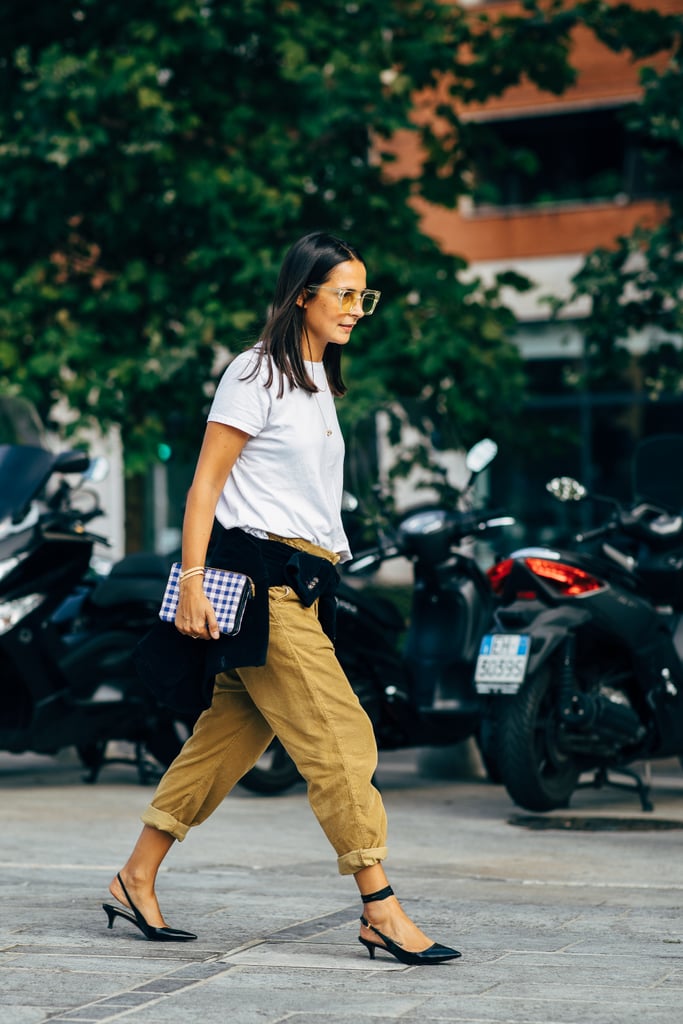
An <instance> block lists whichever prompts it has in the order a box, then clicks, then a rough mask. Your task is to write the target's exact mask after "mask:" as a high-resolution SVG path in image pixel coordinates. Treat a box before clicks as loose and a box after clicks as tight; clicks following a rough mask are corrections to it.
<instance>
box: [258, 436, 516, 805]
mask: <svg viewBox="0 0 683 1024" xmlns="http://www.w3.org/2000/svg"><path fill="white" fill-rule="evenodd" d="M496 452H497V448H496V445H495V444H494V442H492V441H489V440H488V439H485V440H484V441H481V442H479V444H478V445H475V447H474V448H472V449H471V450H470V451H469V452H468V454H467V457H466V466H467V469H468V471H469V478H468V481H467V485H466V486H465V487H464V488H463V491H462V493H461V497H460V501H459V502H458V504H459V505H461V506H468V505H469V504H471V501H472V491H473V486H474V481H475V478H476V476H477V474H478V473H480V472H481V471H482V470H483V469H485V468H486V466H488V465H489V463H490V462H491V460H492V459H493V458H494V457H495V455H496ZM380 522H381V526H380V529H379V530H378V533H379V537H378V543H377V544H376V545H375V547H373V548H372V549H368V550H366V551H363V552H361V553H359V554H358V555H357V556H356V557H355V558H354V559H353V560H352V561H351V562H349V563H346V566H345V568H344V573H343V575H342V578H341V581H340V585H339V590H338V592H337V637H336V643H335V650H336V653H337V657H338V658H339V661H340V663H341V665H342V667H343V669H344V671H345V673H346V675H347V677H348V679H349V681H350V683H351V686H352V687H353V689H354V691H355V693H356V694H357V696H358V698H359V700H360V703H361V704H362V706H363V707H364V708H365V710H366V712H367V713H368V716H369V718H370V720H371V721H372V724H373V727H374V730H375V736H376V739H377V744H378V747H379V749H380V750H395V749H399V748H403V747H416V746H440V745H448V744H453V743H457V742H459V741H461V740H465V739H467V738H469V737H471V736H474V737H476V739H477V740H478V742H479V745H480V750H481V753H482V759H483V761H484V764H485V766H486V768H487V769H488V771H489V774H490V775H491V776H492V777H495V773H496V768H495V763H494V760H493V754H492V752H491V750H490V749H489V743H488V740H487V736H488V734H487V733H485V732H482V730H481V729H480V724H481V717H480V705H479V700H478V698H477V694H476V692H475V689H474V684H473V679H472V676H473V671H474V664H475V661H476V657H477V653H478V651H479V644H480V641H481V637H482V636H483V634H484V633H485V632H486V630H487V628H488V627H489V625H490V623H491V620H492V611H493V600H494V598H493V592H492V590H491V587H490V584H489V582H488V579H487V577H486V575H485V573H484V572H483V571H482V569H481V568H480V567H479V564H478V562H477V560H476V558H475V556H474V553H473V550H472V543H471V540H472V538H473V537H481V536H483V535H484V534H485V533H487V532H488V531H490V530H493V529H495V528H500V527H501V526H509V525H511V524H512V523H513V522H514V520H513V519H511V518H510V517H509V516H500V515H495V516H494V515H493V514H486V513H484V512H477V511H472V510H471V509H468V508H467V507H465V508H462V507H461V508H460V509H449V508H444V507H438V506H430V507H425V508H422V509H419V510H414V511H413V512H411V513H406V514H404V515H403V516H402V517H401V518H400V520H399V521H398V523H397V525H396V526H395V527H392V526H391V525H390V524H387V522H386V520H385V517H381V520H380ZM398 557H402V558H406V559H409V560H410V561H411V562H412V565H413V584H412V593H411V606H410V612H409V616H408V625H407V628H406V622H405V618H404V615H403V614H401V612H400V611H399V609H398V607H397V605H396V603H395V602H394V601H393V600H390V599H388V598H386V597H384V596H377V594H372V593H369V592H366V591H365V590H364V589H362V588H359V586H358V583H356V585H355V586H354V585H353V584H352V582H351V581H352V580H353V578H354V577H360V576H363V575H368V574H370V573H373V572H374V571H375V570H377V569H378V568H379V566H380V565H381V564H383V563H384V562H386V561H387V560H389V559H394V558H398ZM299 778H300V777H299V774H298V772H297V770H296V767H295V766H294V764H293V762H292V761H291V759H290V758H289V756H288V755H287V753H286V751H285V750H284V749H283V747H282V746H281V744H280V743H279V741H278V740H277V739H276V740H274V741H273V743H272V744H271V746H270V747H269V749H268V751H267V752H266V754H265V755H264V757H263V758H262V759H261V760H260V761H259V762H258V763H257V764H256V766H255V767H254V768H253V769H252V770H251V771H250V772H248V773H247V775H245V776H244V778H243V779H242V780H241V781H242V785H243V786H245V787H246V788H247V789H250V790H252V791H254V792H259V793H270V794H274V793H279V792H283V791H284V790H286V789H288V788H289V787H290V786H292V785H293V784H294V783H296V782H297V781H299Z"/></svg>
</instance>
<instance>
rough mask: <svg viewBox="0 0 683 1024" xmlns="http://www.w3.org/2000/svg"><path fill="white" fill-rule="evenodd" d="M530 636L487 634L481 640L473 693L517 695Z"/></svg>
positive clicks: (526, 659)
mask: <svg viewBox="0 0 683 1024" xmlns="http://www.w3.org/2000/svg"><path fill="white" fill-rule="evenodd" d="M530 648H531V637H529V636H528V635H526V634H520V633H488V634H487V635H486V636H485V637H484V638H483V640H482V641H481V646H480V647H479V657H478V658H477V667H476V668H475V670H474V683H475V686H476V688H477V693H517V690H518V689H519V688H520V686H521V685H522V683H523V682H524V674H525V672H526V666H527V662H528V660H529V650H530Z"/></svg>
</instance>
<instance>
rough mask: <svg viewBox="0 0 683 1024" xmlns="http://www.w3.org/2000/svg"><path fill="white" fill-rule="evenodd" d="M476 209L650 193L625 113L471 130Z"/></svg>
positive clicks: (516, 121) (596, 113)
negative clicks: (472, 136)
mask: <svg viewBox="0 0 683 1024" xmlns="http://www.w3.org/2000/svg"><path fill="white" fill-rule="evenodd" d="M472 128H473V133H474V141H475V146H476V151H477V152H478V154H479V155H478V157H477V159H476V167H477V171H476V175H475V188H474V196H473V199H474V203H475V206H477V207H482V206H496V207H510V206H539V205H546V204H558V203H565V202H571V203H576V202H581V203H585V202H596V201H603V202H604V201H622V202H625V201H627V200H629V199H635V198H642V197H645V196H648V195H652V189H651V188H648V182H647V175H646V169H645V161H644V160H643V157H642V153H641V151H640V148H639V146H638V144H637V140H636V139H635V137H633V136H632V135H630V134H629V133H628V131H627V129H626V127H625V125H624V123H623V108H610V109H601V110H590V111H581V112H576V111H575V112H573V113H565V114H558V113H554V114H552V115H539V116H535V117H525V118H515V119H509V120H500V121H487V122H480V123H478V124H476V125H473V126H472Z"/></svg>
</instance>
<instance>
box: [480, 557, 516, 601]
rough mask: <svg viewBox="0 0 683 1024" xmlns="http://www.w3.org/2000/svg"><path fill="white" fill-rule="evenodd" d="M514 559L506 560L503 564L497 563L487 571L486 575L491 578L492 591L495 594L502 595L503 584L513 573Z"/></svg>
mask: <svg viewBox="0 0 683 1024" xmlns="http://www.w3.org/2000/svg"><path fill="white" fill-rule="evenodd" d="M514 564H515V563H514V560H513V559H512V558H505V559H504V560H503V561H502V562H496V564H495V565H492V566H491V567H490V568H489V569H487V570H486V575H487V576H488V578H489V583H490V584H491V590H492V591H493V593H494V594H500V593H501V592H502V590H503V584H504V583H505V580H506V579H507V578H508V576H509V575H510V573H511V572H512V566H513V565H514Z"/></svg>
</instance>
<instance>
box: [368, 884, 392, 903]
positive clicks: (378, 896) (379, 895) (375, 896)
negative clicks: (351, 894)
mask: <svg viewBox="0 0 683 1024" xmlns="http://www.w3.org/2000/svg"><path fill="white" fill-rule="evenodd" d="M393 895H394V890H393V889H392V888H391V886H390V885H386V886H385V887H384V888H383V889H378V890H377V892H368V893H364V892H362V893H361V894H360V898H361V899H362V901H363V903H375V902H376V901H377V900H385V899H387V897H388V896H393Z"/></svg>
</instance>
